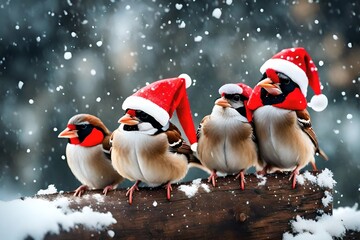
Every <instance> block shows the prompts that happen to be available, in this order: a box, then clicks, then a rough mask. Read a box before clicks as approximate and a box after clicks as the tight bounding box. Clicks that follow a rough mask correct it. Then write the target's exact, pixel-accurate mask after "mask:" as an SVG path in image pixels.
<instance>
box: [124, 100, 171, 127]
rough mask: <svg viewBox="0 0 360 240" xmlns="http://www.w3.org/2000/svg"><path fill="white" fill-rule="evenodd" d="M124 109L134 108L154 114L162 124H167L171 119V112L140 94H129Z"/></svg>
mask: <svg viewBox="0 0 360 240" xmlns="http://www.w3.org/2000/svg"><path fill="white" fill-rule="evenodd" d="M122 109H123V110H126V109H133V110H141V111H144V112H146V113H147V114H149V115H150V116H152V117H153V118H155V119H156V121H158V122H159V123H160V124H161V125H162V126H165V125H166V124H167V123H168V121H169V119H170V116H169V113H168V112H167V111H166V110H165V109H163V108H162V107H160V106H159V105H157V104H155V103H153V102H152V101H150V100H148V99H146V98H142V97H139V96H129V97H127V98H126V99H125V101H124V103H123V104H122Z"/></svg>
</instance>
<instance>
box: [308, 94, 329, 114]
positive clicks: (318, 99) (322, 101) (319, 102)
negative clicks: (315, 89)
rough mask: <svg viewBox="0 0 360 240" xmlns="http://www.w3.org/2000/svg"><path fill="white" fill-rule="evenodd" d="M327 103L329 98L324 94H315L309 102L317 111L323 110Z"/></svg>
mask: <svg viewBox="0 0 360 240" xmlns="http://www.w3.org/2000/svg"><path fill="white" fill-rule="evenodd" d="M327 105H328V99H327V97H326V96H325V95H324V94H319V95H314V96H313V97H312V98H311V100H310V102H309V103H308V106H309V107H311V108H312V109H314V111H317V112H321V111H323V110H324V109H325V108H326V107H327Z"/></svg>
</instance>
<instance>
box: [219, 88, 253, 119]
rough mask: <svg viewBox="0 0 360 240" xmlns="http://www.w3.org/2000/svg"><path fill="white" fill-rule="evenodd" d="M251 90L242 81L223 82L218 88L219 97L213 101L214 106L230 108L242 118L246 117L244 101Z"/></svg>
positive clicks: (245, 101) (247, 113)
mask: <svg viewBox="0 0 360 240" xmlns="http://www.w3.org/2000/svg"><path fill="white" fill-rule="evenodd" d="M251 92H252V89H251V88H250V87H248V86H247V85H245V84H243V83H238V84H234V83H229V84H225V85H223V86H221V87H220V89H219V93H220V95H221V97H220V98H218V99H217V100H216V101H215V108H219V107H221V108H222V109H223V110H225V109H229V108H231V109H234V110H236V112H237V113H238V114H240V115H242V116H243V117H244V118H248V117H249V116H248V115H249V112H248V111H247V106H246V103H247V101H248V99H249V96H250V94H251Z"/></svg>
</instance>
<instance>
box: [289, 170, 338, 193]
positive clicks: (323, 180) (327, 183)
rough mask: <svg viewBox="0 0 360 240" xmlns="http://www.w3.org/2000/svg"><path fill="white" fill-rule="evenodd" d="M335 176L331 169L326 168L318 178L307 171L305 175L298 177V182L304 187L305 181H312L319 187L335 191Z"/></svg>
mask: <svg viewBox="0 0 360 240" xmlns="http://www.w3.org/2000/svg"><path fill="white" fill-rule="evenodd" d="M333 176H334V174H333V173H332V171H330V170H329V169H327V168H325V169H324V170H323V171H322V172H321V173H320V174H318V175H317V176H315V175H313V174H311V173H310V172H309V171H305V172H304V173H303V174H299V175H298V176H297V177H296V181H297V183H298V184H300V185H304V183H305V180H308V181H310V182H311V183H313V184H317V185H318V186H319V187H324V188H329V189H333V188H334V186H335V184H336V181H335V180H334V179H333Z"/></svg>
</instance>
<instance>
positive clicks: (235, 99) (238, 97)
mask: <svg viewBox="0 0 360 240" xmlns="http://www.w3.org/2000/svg"><path fill="white" fill-rule="evenodd" d="M232 99H233V100H234V101H236V102H237V101H240V95H239V94H235V95H234V96H233V98H232Z"/></svg>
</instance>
